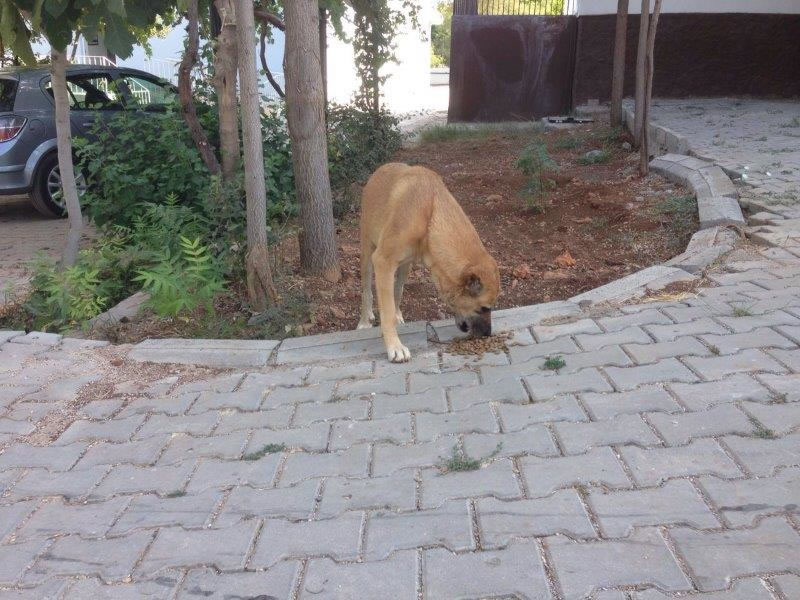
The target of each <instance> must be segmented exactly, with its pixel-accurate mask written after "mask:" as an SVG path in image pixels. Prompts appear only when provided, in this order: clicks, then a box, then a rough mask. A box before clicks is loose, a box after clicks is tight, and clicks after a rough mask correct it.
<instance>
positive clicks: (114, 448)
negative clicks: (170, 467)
mask: <svg viewBox="0 0 800 600" xmlns="http://www.w3.org/2000/svg"><path fill="white" fill-rule="evenodd" d="M169 439H170V436H169V435H166V434H165V435H161V436H155V437H151V438H147V439H146V440H137V441H134V442H125V443H122V444H112V443H110V442H101V443H99V444H95V445H93V446H91V447H90V448H89V449H88V450H87V451H86V454H84V455H83V458H81V459H80V460H79V461H78V462H77V464H76V465H75V466H74V467H73V468H72V470H73V471H80V470H83V469H91V468H92V467H95V466H97V465H116V464H120V463H127V464H132V465H150V464H153V463H155V462H156V460H157V459H158V457H159V456H160V455H161V452H162V450H163V449H164V447H165V446H166V445H167V442H168V441H169Z"/></svg>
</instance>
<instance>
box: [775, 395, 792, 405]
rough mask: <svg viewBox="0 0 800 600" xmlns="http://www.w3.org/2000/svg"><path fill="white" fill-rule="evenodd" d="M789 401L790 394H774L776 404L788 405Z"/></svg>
mask: <svg viewBox="0 0 800 600" xmlns="http://www.w3.org/2000/svg"><path fill="white" fill-rule="evenodd" d="M788 400H789V394H786V393H782V394H779V393H777V392H775V393H773V394H772V401H773V402H774V403H775V404H786V402H787V401H788Z"/></svg>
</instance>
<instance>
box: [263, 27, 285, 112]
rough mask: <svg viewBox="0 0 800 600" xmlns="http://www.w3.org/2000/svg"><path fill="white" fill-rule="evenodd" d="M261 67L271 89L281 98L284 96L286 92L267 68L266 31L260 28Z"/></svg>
mask: <svg viewBox="0 0 800 600" xmlns="http://www.w3.org/2000/svg"><path fill="white" fill-rule="evenodd" d="M260 54H261V68H262V69H263V70H264V74H265V75H266V76H267V80H268V81H269V84H270V85H271V86H272V89H274V90H275V92H276V93H277V94H278V96H280V97H281V98H285V97H286V94H285V93H284V91H283V88H282V87H281V84H279V83H278V82H277V81H275V78H274V77H273V76H272V71H270V69H269V63H268V62H267V32H266V31H265V30H264V29H262V30H261V53H260Z"/></svg>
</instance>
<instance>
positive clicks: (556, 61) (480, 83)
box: [448, 0, 578, 122]
mask: <svg viewBox="0 0 800 600" xmlns="http://www.w3.org/2000/svg"><path fill="white" fill-rule="evenodd" d="M574 2H575V0H455V2H454V5H453V24H452V38H451V52H450V107H449V111H448V120H449V121H451V122H458V121H506V120H527V119H533V118H539V117H543V116H547V115H555V114H564V113H568V112H569V111H570V110H571V107H572V83H573V72H574V62H575V49H576V45H577V44H576V42H577V32H578V21H577V17H575V16H574V15H573V14H571V13H572V12H574V11H573V5H574Z"/></svg>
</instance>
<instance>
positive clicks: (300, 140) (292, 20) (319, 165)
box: [284, 0, 341, 281]
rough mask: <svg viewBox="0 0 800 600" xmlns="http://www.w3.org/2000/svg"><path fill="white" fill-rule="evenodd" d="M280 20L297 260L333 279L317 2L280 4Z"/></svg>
mask: <svg viewBox="0 0 800 600" xmlns="http://www.w3.org/2000/svg"><path fill="white" fill-rule="evenodd" d="M284 18H285V20H286V51H285V61H286V106H287V119H288V122H289V136H290V138H291V142H292V164H293V167H294V178H295V189H296V192H297V199H298V201H299V202H300V223H301V227H302V229H301V231H300V262H301V265H302V267H303V269H304V270H305V271H306V272H309V273H314V274H320V275H322V276H323V277H324V278H325V279H327V280H328V281H338V280H339V278H340V277H341V269H340V267H339V256H338V251H337V248H336V233H335V229H334V222H333V201H332V197H331V184H330V179H329V177H328V148H327V142H326V134H325V100H324V95H323V90H322V69H321V67H320V57H319V6H318V3H317V0H292V2H286V3H285V5H284Z"/></svg>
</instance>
